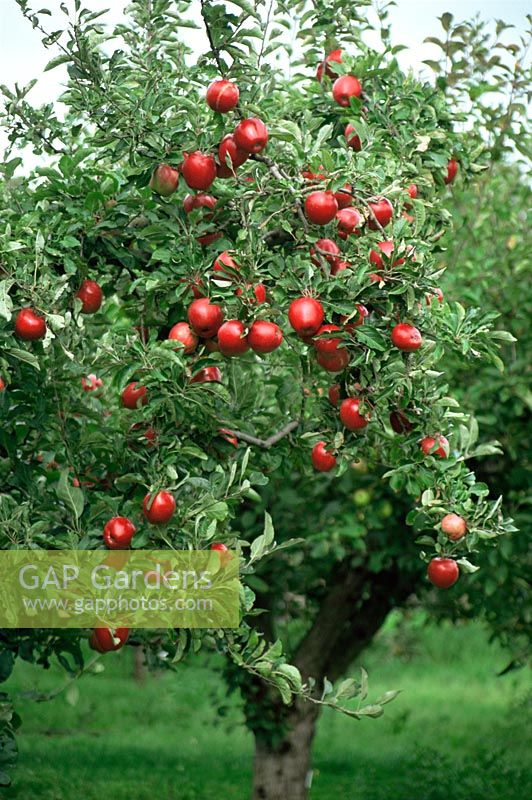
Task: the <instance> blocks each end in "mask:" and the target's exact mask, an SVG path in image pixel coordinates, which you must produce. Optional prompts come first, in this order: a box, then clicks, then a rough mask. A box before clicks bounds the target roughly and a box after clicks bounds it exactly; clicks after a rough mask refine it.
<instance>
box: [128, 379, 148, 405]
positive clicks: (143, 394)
mask: <svg viewBox="0 0 532 800" xmlns="http://www.w3.org/2000/svg"><path fill="white" fill-rule="evenodd" d="M121 397H122V405H123V406H124V408H129V409H136V408H140V407H141V406H145V405H146V403H147V402H148V390H147V389H146V387H145V386H141V384H140V383H138V381H133V382H132V383H128V385H127V386H126V388H125V389H124V391H123V392H122V395H121Z"/></svg>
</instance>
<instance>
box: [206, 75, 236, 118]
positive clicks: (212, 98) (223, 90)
mask: <svg viewBox="0 0 532 800" xmlns="http://www.w3.org/2000/svg"><path fill="white" fill-rule="evenodd" d="M239 95H240V92H239V91H238V86H237V85H236V83H232V82H231V81H227V80H223V79H219V80H216V81H213V82H212V83H211V85H210V86H209V88H208V89H207V94H206V98H205V99H206V100H207V105H208V106H209V108H212V110H213V111H218V113H220V114H226V113H227V112H228V111H232V109H233V108H234V107H235V106H236V105H237V103H238V98H239Z"/></svg>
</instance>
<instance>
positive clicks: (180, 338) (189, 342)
mask: <svg viewBox="0 0 532 800" xmlns="http://www.w3.org/2000/svg"><path fill="white" fill-rule="evenodd" d="M168 338H169V339H174V340H175V341H177V342H181V344H182V345H183V348H184V352H185V353H186V354H187V355H188V354H189V353H193V352H194V350H195V349H196V347H197V346H198V337H197V336H196V334H195V333H194V331H193V330H192V328H191V327H190V325H189V324H188V322H178V323H177V324H176V325H174V326H173V327H172V328H171V329H170V333H169V334H168Z"/></svg>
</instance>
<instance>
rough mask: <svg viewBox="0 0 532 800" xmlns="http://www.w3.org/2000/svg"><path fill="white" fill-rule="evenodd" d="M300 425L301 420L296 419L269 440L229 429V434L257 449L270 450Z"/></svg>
mask: <svg viewBox="0 0 532 800" xmlns="http://www.w3.org/2000/svg"><path fill="white" fill-rule="evenodd" d="M298 425H299V420H298V419H294V420H292V422H288V423H287V424H286V425H285V426H284V427H283V428H281V430H279V431H277V433H273V434H272V435H271V436H269V437H268V438H267V439H260V438H259V437H258V436H252V435H251V434H250V433H244V432H243V431H233V430H230V429H229V428H227V429H226V430H227V434H228V435H230V436H235V437H236V438H237V439H241V440H242V441H243V442H247V443H248V444H254V445H256V446H257V447H262V448H263V449H264V450H269V449H270V447H273V445H274V444H277V442H279V441H280V440H281V439H284V437H285V436H288V434H289V433H291V432H292V431H293V430H295V429H296V428H297V426H298Z"/></svg>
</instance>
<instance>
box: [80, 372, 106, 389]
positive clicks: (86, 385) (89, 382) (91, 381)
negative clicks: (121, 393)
mask: <svg viewBox="0 0 532 800" xmlns="http://www.w3.org/2000/svg"><path fill="white" fill-rule="evenodd" d="M81 385H82V386H83V391H84V392H94V391H95V390H96V389H100V388H101V387H102V386H103V381H102V379H101V378H98V377H97V376H96V375H95V374H94V372H91V373H90V374H89V375H87V377H86V378H82V379H81Z"/></svg>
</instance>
